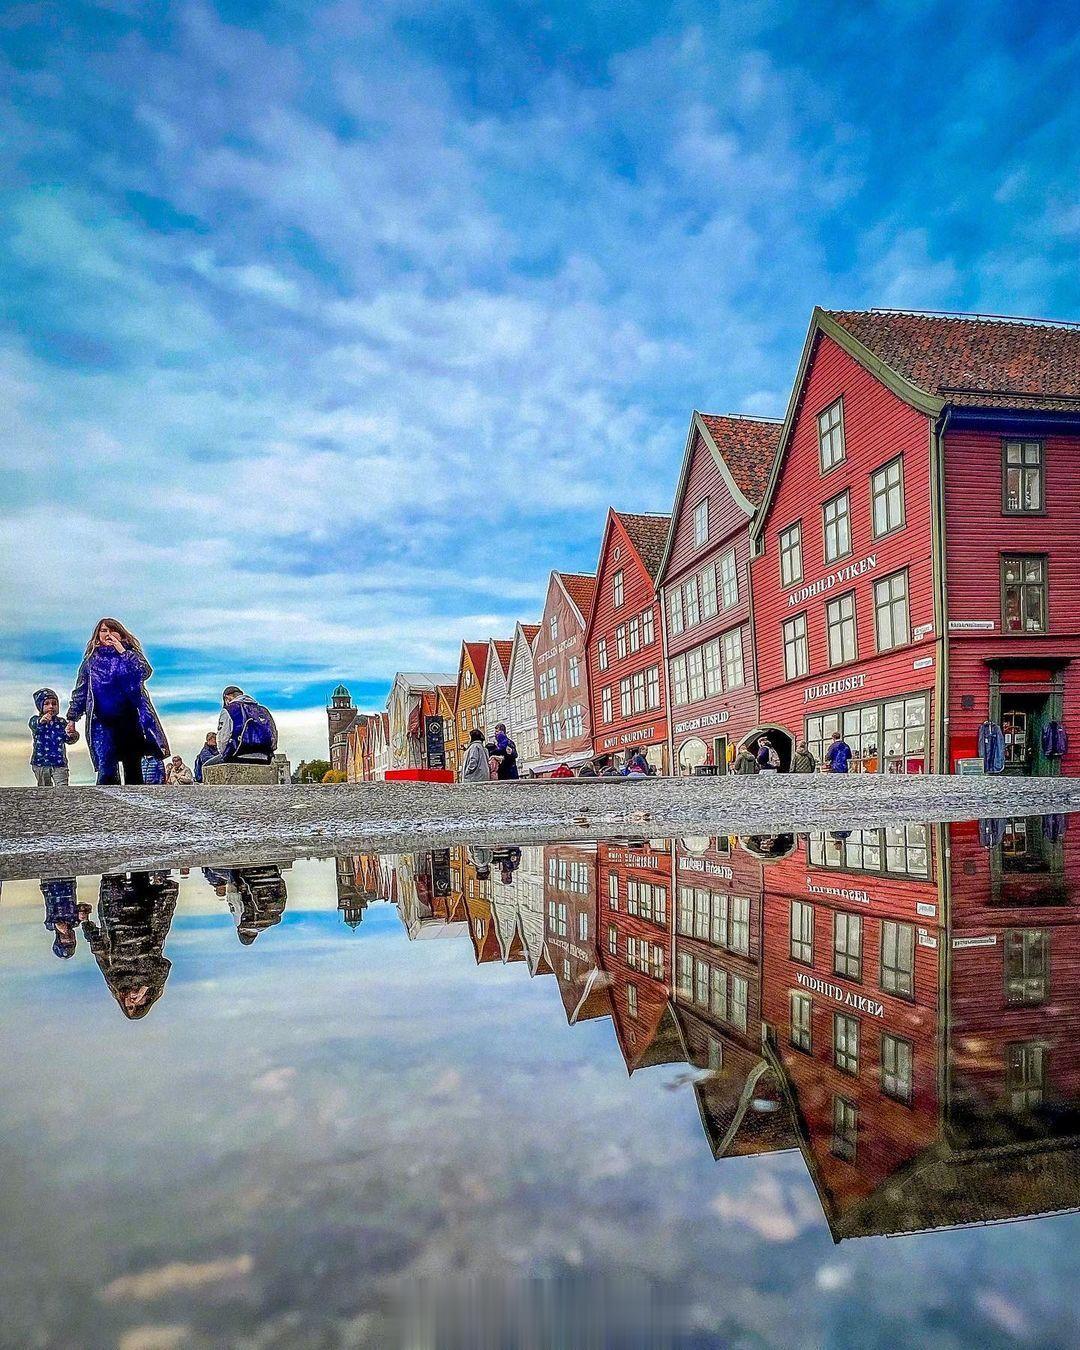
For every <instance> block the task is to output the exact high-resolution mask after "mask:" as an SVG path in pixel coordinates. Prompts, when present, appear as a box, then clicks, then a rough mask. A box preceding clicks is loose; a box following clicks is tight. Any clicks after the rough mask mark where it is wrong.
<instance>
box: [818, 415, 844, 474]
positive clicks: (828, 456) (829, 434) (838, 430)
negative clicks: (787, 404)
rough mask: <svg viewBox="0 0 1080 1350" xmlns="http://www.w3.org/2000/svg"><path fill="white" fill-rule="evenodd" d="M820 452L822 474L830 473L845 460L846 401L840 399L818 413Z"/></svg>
mask: <svg viewBox="0 0 1080 1350" xmlns="http://www.w3.org/2000/svg"><path fill="white" fill-rule="evenodd" d="M817 426H818V450H819V453H820V455H821V472H822V473H828V472H829V470H830V469H834V468H835V467H836V466H837V464H839V463H841V461H842V460H843V458H844V400H843V399H842V398H838V399H837V400H836V402H835V403H830V404H829V406H828V407H827V408H825V409H824V411H822V412H819V413H818V419H817Z"/></svg>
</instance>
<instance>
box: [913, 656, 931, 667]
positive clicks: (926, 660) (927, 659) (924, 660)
mask: <svg viewBox="0 0 1080 1350" xmlns="http://www.w3.org/2000/svg"><path fill="white" fill-rule="evenodd" d="M933 664H934V658H933V657H932V656H920V657H919V659H918V660H917V661H912V663H911V669H912V670H926V669H927V667H928V666H932V665H933Z"/></svg>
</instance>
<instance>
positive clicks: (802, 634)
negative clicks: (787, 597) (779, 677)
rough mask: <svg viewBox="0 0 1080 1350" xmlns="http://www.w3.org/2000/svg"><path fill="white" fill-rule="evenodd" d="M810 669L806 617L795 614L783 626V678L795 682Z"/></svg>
mask: <svg viewBox="0 0 1080 1350" xmlns="http://www.w3.org/2000/svg"><path fill="white" fill-rule="evenodd" d="M809 669H810V649H809V646H808V644H807V640H806V615H805V614H796V615H795V617H794V618H793V619H788V620H787V622H786V623H785V624H784V678H785V679H786V680H797V679H798V678H799V676H800V675H805V674H807V672H808V671H809Z"/></svg>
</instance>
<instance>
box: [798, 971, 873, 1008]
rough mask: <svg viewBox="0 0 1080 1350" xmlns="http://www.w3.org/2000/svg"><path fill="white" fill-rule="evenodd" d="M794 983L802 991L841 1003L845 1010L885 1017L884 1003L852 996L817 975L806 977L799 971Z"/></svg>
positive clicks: (845, 990) (858, 995) (859, 995)
mask: <svg viewBox="0 0 1080 1350" xmlns="http://www.w3.org/2000/svg"><path fill="white" fill-rule="evenodd" d="M795 982H796V983H797V984H800V985H802V987H803V988H804V989H809V990H810V991H811V992H812V993H815V994H824V995H825V996H826V997H827V998H831V999H834V1000H835V1001H836V1002H837V1003H842V1004H843V1005H844V1006H845V1007H846V1008H854V1009H855V1011H856V1012H863V1013H869V1014H870V1016H871V1017H884V1016H885V1004H884V1003H879V1002H878V1001H877V999H874V998H867V997H866V995H865V994H853V993H852V992H851V990H850V989H843V988H841V986H840V985H838V984H831V983H830V982H829V981H828V980H823V979H821V978H819V977H818V976H817V975H807V974H805V973H804V972H803V971H801V970H800V971H799V973H798V975H796V976H795Z"/></svg>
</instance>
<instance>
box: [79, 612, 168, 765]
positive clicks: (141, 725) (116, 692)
mask: <svg viewBox="0 0 1080 1350" xmlns="http://www.w3.org/2000/svg"><path fill="white" fill-rule="evenodd" d="M151 674H152V671H151V669H150V663H149V661H147V659H146V657H145V656H144V655H143V649H142V647H141V646H140V645H139V640H138V638H136V637H135V636H134V635H133V634H132V633H129V632H128V630H127V629H126V628H125V627H124V625H123V624H122V623H120V621H119V620H118V619H102V620H101V621H100V622H99V623H98V625H97V627H96V628H95V629H94V635H93V637H92V638H91V639H90V641H89V642H88V643H87V646H86V654H85V656H84V657H83V662H82V665H81V666H80V667H79V674H78V677H77V679H76V681H75V688H74V690H73V691H72V695H71V704H70V706H69V707H68V711H67V721H68V726H69V727H70V728H71V729H74V727H75V723H76V722H77V721H78V720H79V718H80V717H82V716H83V714H84V713H85V715H86V741H87V746H88V748H89V750H90V759H91V761H92V762H93V765H94V768H95V769H96V770H97V781H98V783H102V784H108V783H119V782H120V767H121V765H123V769H124V782H125V783H128V784H130V783H141V782H142V781H143V772H142V758H143V756H144V755H150V756H152V757H153V758H154V759H165V758H166V757H167V756H168V753H169V742H168V741H167V740H166V738H165V732H164V730H163V729H162V726H161V722H160V721H159V719H158V715H157V712H156V711H155V709H154V705H153V704H152V703H151V702H150V695H149V694H148V693H147V692H146V681H147V680H148V679H149V678H150V676H151Z"/></svg>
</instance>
